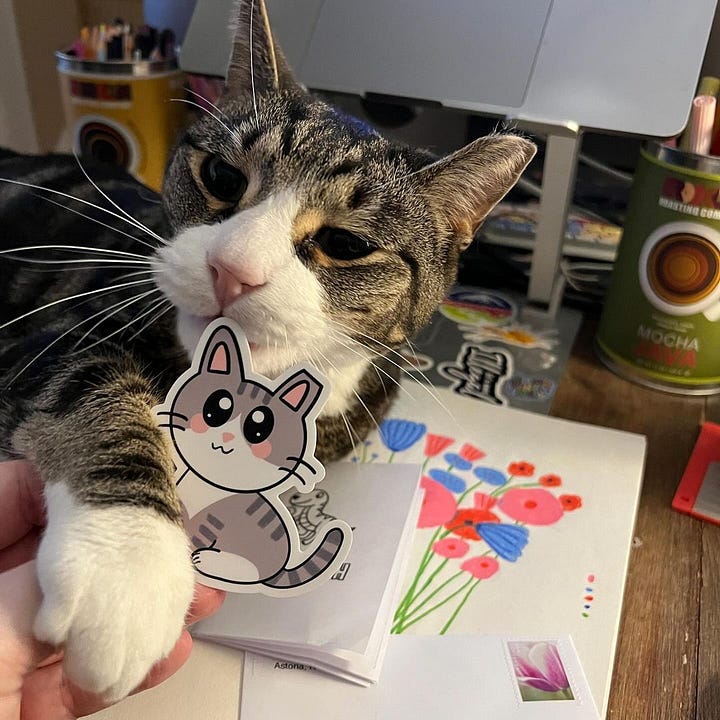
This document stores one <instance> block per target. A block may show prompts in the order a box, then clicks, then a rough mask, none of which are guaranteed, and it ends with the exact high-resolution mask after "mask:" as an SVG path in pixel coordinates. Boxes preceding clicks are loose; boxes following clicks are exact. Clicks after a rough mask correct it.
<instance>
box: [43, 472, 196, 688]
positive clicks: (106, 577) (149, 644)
mask: <svg viewBox="0 0 720 720" xmlns="http://www.w3.org/2000/svg"><path fill="white" fill-rule="evenodd" d="M45 495H46V500H47V509H48V526H47V529H46V531H45V534H44V537H43V540H42V542H41V544H40V550H39V552H38V562H37V567H38V578H39V581H40V587H41V588H42V592H43V601H42V605H41V607H40V611H39V612H38V615H37V618H36V620H35V635H36V636H37V637H38V639H40V640H44V641H46V642H49V643H51V644H52V645H56V646H59V645H64V647H65V672H66V673H67V675H68V677H69V678H70V679H71V680H72V681H73V682H75V683H76V684H77V685H79V686H80V687H82V688H83V689H85V690H90V691H92V692H95V693H99V694H102V695H103V696H104V697H106V698H107V699H108V700H118V699H120V698H122V697H125V696H126V695H128V694H129V693H130V692H131V691H132V690H133V689H134V688H135V687H137V686H138V685H139V684H140V682H142V680H143V678H144V677H145V675H146V674H147V672H148V670H150V668H151V667H152V666H153V665H154V664H155V663H156V662H157V661H158V660H160V659H162V658H163V657H165V656H166V655H167V654H168V653H169V652H170V650H171V649H172V648H173V646H174V644H175V642H176V641H177V639H178V637H179V636H180V633H181V631H182V628H183V623H184V618H185V614H186V612H187V609H188V607H189V605H190V602H191V600H192V595H193V570H192V564H191V563H190V559H189V556H190V551H189V548H188V543H187V539H186V537H185V533H184V532H183V530H182V529H181V528H180V527H178V526H177V525H174V524H173V523H171V522H170V521H168V520H166V519H164V518H162V517H160V516H159V515H158V514H157V513H155V512H154V511H152V510H149V509H145V508H134V507H130V506H117V507H98V506H92V505H82V504H79V503H78V502H77V501H75V500H74V499H73V498H72V496H71V495H70V494H69V493H68V491H67V489H66V488H65V486H64V485H62V484H59V483H58V484H52V485H48V486H47V488H46V493H45Z"/></svg>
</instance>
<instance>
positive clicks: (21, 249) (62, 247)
mask: <svg viewBox="0 0 720 720" xmlns="http://www.w3.org/2000/svg"><path fill="white" fill-rule="evenodd" d="M56 204H57V205H60V203H56ZM60 207H65V206H64V205H60ZM128 237H132V235H129V236H128ZM26 250H61V251H68V252H76V253H82V254H85V255H87V254H89V253H91V252H95V253H101V254H107V255H113V256H115V255H120V256H122V257H130V258H138V259H139V260H142V262H144V263H147V264H148V265H152V261H151V260H149V259H148V258H146V257H145V256H144V255H138V254H137V253H131V252H125V251H124V250H108V249H106V248H90V247H84V246H83V245H25V246H23V247H16V248H9V249H7V250H0V255H5V254H9V253H17V252H25V251H26ZM92 259H96V260H101V259H102V258H92ZM46 262H52V261H50V260H48V261H46ZM58 262H62V261H58ZM128 262H130V261H128Z"/></svg>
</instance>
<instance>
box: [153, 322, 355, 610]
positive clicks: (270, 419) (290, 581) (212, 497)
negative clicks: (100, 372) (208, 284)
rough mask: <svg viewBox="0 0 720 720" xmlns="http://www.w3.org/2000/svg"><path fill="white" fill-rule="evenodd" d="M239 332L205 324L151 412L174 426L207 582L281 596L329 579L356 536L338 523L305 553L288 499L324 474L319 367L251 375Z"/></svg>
mask: <svg viewBox="0 0 720 720" xmlns="http://www.w3.org/2000/svg"><path fill="white" fill-rule="evenodd" d="M251 361H252V357H251V353H250V348H249V346H248V343H247V340H246V339H245V337H244V335H243V333H242V331H241V330H240V328H239V327H238V326H237V325H236V324H235V323H233V322H232V321H230V320H228V319H227V318H219V319H218V320H214V321H213V322H212V323H210V325H209V326H208V327H207V329H206V330H205V332H204V333H203V335H202V337H201V338H200V342H199V343H198V346H197V349H196V350H195V354H194V357H193V360H192V363H191V366H190V368H189V369H188V370H187V371H186V372H184V373H183V374H182V375H181V376H180V377H179V378H178V379H177V380H176V382H175V383H174V384H173V386H172V388H170V392H169V393H168V395H167V397H166V398H165V402H164V403H163V404H162V405H158V406H157V407H155V408H153V412H154V413H155V415H157V417H158V418H159V420H160V427H167V428H168V429H169V435H170V440H171V442H172V448H173V452H174V457H173V460H174V462H175V465H176V466H177V469H176V471H175V477H176V483H175V485H176V487H177V490H178V495H179V497H180V501H181V502H182V505H183V525H184V527H185V530H186V531H187V534H188V536H189V537H190V542H191V545H192V546H193V551H192V561H193V565H194V566H195V571H196V572H197V573H198V574H199V575H200V576H201V578H202V579H201V580H200V582H202V583H203V584H204V585H209V586H210V587H215V588H218V589H220V590H230V591H231V592H251V593H252V592H260V593H264V594H266V595H274V596H278V597H282V596H290V595H298V594H300V593H304V592H308V591H309V590H311V589H313V588H314V587H317V586H318V585H320V584H322V583H324V582H326V581H327V580H329V579H330V576H331V575H332V574H333V573H334V572H335V571H336V570H337V569H338V568H339V567H340V565H341V563H342V562H343V561H344V560H345V559H346V557H347V554H348V552H349V551H350V543H351V542H352V530H351V529H350V526H349V525H348V524H347V523H345V522H343V521H342V520H335V519H330V521H329V522H326V523H325V524H324V525H323V527H322V528H321V536H320V537H319V538H318V541H317V542H315V543H313V544H312V546H311V547H310V548H308V549H306V550H303V549H301V547H300V535H299V533H298V529H297V527H296V525H295V523H294V521H293V517H292V515H291V513H290V511H289V510H288V509H287V508H286V507H285V505H284V503H283V502H282V500H280V495H281V494H282V493H283V492H285V491H286V490H288V489H290V488H296V489H298V490H300V492H302V493H309V492H311V491H312V490H313V489H314V487H315V485H316V483H318V482H320V481H321V480H322V479H323V478H324V477H325V468H324V467H323V466H322V464H321V463H320V462H318V460H317V458H316V457H315V445H316V439H317V432H316V428H315V422H316V420H317V416H318V415H319V413H320V411H321V409H322V406H323V405H324V404H325V400H326V399H327V398H326V396H327V390H328V387H327V383H326V382H325V380H324V379H323V378H321V377H320V376H319V374H318V373H317V371H315V370H314V369H312V368H309V367H307V366H305V365H303V366H297V365H296V366H294V367H292V368H290V369H289V370H287V371H286V372H284V373H283V374H282V375H281V376H280V377H279V378H277V379H276V381H275V382H274V383H272V382H268V379H267V378H264V377H262V376H259V375H256V374H255V373H254V372H253V371H252V362H251Z"/></svg>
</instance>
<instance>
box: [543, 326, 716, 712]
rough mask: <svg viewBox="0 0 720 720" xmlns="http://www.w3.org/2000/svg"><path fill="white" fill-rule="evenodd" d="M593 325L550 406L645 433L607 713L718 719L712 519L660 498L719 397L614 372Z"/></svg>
mask: <svg viewBox="0 0 720 720" xmlns="http://www.w3.org/2000/svg"><path fill="white" fill-rule="evenodd" d="M595 328H596V325H595V323H594V322H593V321H592V320H590V321H586V322H585V323H584V324H583V327H582V328H581V330H580V334H579V336H578V339H577V341H576V344H575V348H574V349H573V354H572V357H571V360H570V362H569V363H568V366H567V368H566V372H565V374H564V377H563V380H562V382H561V384H560V386H559V388H558V392H557V394H556V397H555V400H554V403H553V408H552V414H553V415H555V416H557V417H562V418H567V419H569V420H577V421H580V422H588V423H592V424H595V425H604V426H606V427H611V428H617V429H619V430H627V431H630V432H636V433H641V434H642V435H645V436H646V437H647V439H648V450H647V462H646V467H645V480H644V485H643V491H642V495H641V499H640V509H639V512H638V519H637V526H636V529H635V536H636V547H634V548H633V550H632V554H631V558H630V569H629V574H628V579H627V586H626V590H625V601H624V604H623V613H622V621H621V625H620V637H619V640H618V649H617V655H616V658H615V670H614V673H613V680H612V687H611V691H610V704H609V710H608V715H607V717H608V718H612V719H617V720H676V719H677V720H691V719H692V720H695V719H696V720H720V527H718V526H715V525H712V524H710V523H706V522H701V521H700V520H696V519H694V518H692V517H689V516H687V515H682V514H680V513H677V512H675V511H674V510H672V509H671V507H670V503H671V501H672V498H673V495H674V494H675V490H676V488H677V485H678V483H679V482H680V478H681V476H682V473H683V470H684V469H685V465H686V464H687V461H688V459H689V457H690V453H691V451H692V448H693V446H694V444H695V440H696V439H697V435H698V431H699V428H700V424H701V423H702V422H703V421H705V420H711V421H715V422H720V396H711V397H708V398H698V397H695V398H693V397H684V396H680V395H671V394H668V393H662V392H658V391H654V390H649V389H646V388H644V387H641V386H639V385H635V384H633V383H631V382H629V381H627V380H623V379H622V378H620V377H618V376H616V375H614V374H613V373H612V372H610V371H609V370H607V369H605V368H604V367H603V366H602V365H601V363H600V362H599V361H598V359H597V357H596V356H595V354H594V352H593V349H592V339H593V335H594V332H595Z"/></svg>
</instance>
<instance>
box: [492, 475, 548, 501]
mask: <svg viewBox="0 0 720 720" xmlns="http://www.w3.org/2000/svg"><path fill="white" fill-rule="evenodd" d="M510 480H512V478H510ZM510 480H508V481H507V483H506V484H505V485H502V486H500V487H499V488H497V489H496V490H493V491H492V492H491V493H490V495H492V496H493V497H500V495H502V494H503V493H506V492H507V491H508V490H514V489H515V488H532V487H540V483H537V482H531V483H520V484H519V485H513V486H512V487H510Z"/></svg>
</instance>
